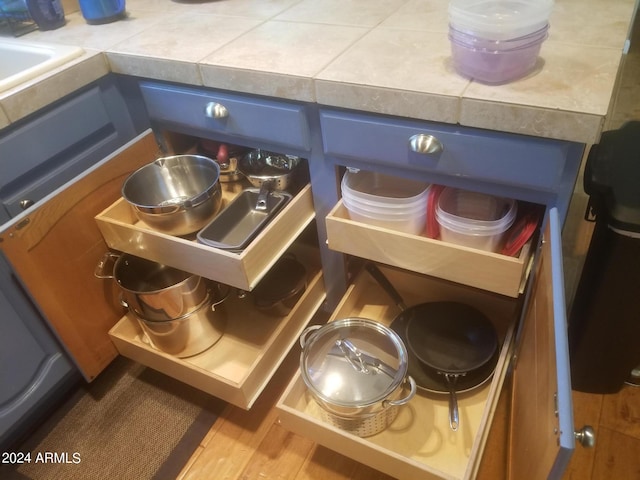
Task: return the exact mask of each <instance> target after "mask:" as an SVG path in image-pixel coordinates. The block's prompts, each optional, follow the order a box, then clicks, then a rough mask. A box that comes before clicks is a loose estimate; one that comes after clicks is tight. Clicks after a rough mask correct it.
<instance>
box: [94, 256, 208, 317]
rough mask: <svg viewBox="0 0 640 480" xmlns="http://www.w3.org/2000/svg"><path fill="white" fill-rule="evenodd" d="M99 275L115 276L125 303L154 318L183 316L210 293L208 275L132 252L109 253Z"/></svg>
mask: <svg viewBox="0 0 640 480" xmlns="http://www.w3.org/2000/svg"><path fill="white" fill-rule="evenodd" d="M111 265H113V268H112V269H110V266H111ZM95 275H96V277H98V278H113V279H114V280H115V282H116V283H117V284H118V287H120V291H121V293H122V299H121V303H122V305H123V306H125V307H127V308H128V309H129V310H131V311H132V312H134V313H135V314H136V315H138V316H140V317H143V318H146V319H148V320H151V321H164V320H173V319H176V318H180V317H183V316H184V315H187V314H189V313H191V312H193V311H194V310H196V309H197V308H198V307H200V305H202V303H203V302H204V301H205V299H206V298H207V295H208V282H207V281H206V280H205V279H204V278H202V277H200V276H198V275H193V274H191V273H188V272H184V271H182V270H178V269H176V268H173V267H169V266H167V265H163V264H161V263H157V262H153V261H151V260H147V259H145V258H141V257H136V256H135V255H130V254H128V253H122V254H116V253H111V252H109V253H106V254H105V255H104V257H103V258H102V260H101V261H100V263H99V264H98V266H97V268H96V272H95Z"/></svg>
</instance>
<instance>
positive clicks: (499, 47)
mask: <svg viewBox="0 0 640 480" xmlns="http://www.w3.org/2000/svg"><path fill="white" fill-rule="evenodd" d="M548 31H549V24H548V23H547V24H545V25H544V27H542V28H541V29H539V30H536V31H535V32H532V33H529V34H527V35H523V36H521V37H516V38H507V39H503V40H490V39H486V38H482V37H479V36H477V35H475V34H472V33H469V32H463V31H460V30H458V29H456V28H455V26H454V25H450V26H449V40H451V42H454V43H456V44H458V45H461V46H465V47H467V48H472V49H475V50H486V51H491V52H498V51H500V52H506V51H511V50H517V49H520V48H527V47H529V46H530V45H535V44H536V43H542V42H543V41H544V40H546V39H547V37H548V35H549V34H548Z"/></svg>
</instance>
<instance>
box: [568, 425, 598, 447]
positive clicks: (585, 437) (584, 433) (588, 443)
mask: <svg viewBox="0 0 640 480" xmlns="http://www.w3.org/2000/svg"><path fill="white" fill-rule="evenodd" d="M573 435H574V437H575V438H576V442H578V443H579V444H580V445H582V446H583V447H585V448H593V447H594V446H595V445H596V432H595V430H594V429H593V427H592V426H591V425H585V426H584V427H582V428H581V429H580V430H577V431H575V432H573Z"/></svg>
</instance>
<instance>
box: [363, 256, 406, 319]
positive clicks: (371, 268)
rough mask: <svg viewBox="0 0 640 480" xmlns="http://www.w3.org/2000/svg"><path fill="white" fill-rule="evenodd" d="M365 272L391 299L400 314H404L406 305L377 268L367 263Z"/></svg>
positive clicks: (373, 264)
mask: <svg viewBox="0 0 640 480" xmlns="http://www.w3.org/2000/svg"><path fill="white" fill-rule="evenodd" d="M364 268H366V269H367V272H369V273H370V274H371V276H372V277H373V278H374V279H375V281H376V282H378V284H379V285H380V286H381V287H382V288H383V289H384V291H385V292H387V294H388V295H389V296H390V297H391V299H392V300H393V301H394V302H395V304H396V305H397V306H398V308H399V309H400V311H401V312H404V311H405V310H406V309H407V305H406V304H405V303H404V300H403V299H402V297H401V296H400V294H399V293H398V291H397V290H396V288H395V287H394V286H393V285H392V284H391V282H390V281H389V279H388V278H387V277H386V276H385V275H384V273H382V272H381V271H380V269H379V268H378V266H377V265H376V264H375V263H373V262H367V264H366V265H365V267H364Z"/></svg>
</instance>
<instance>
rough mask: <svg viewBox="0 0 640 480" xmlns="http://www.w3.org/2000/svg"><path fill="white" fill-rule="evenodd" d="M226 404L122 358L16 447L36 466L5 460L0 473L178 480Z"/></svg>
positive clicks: (19, 479) (35, 479) (37, 478)
mask: <svg viewBox="0 0 640 480" xmlns="http://www.w3.org/2000/svg"><path fill="white" fill-rule="evenodd" d="M225 405H226V404H225V403H224V402H222V401H221V400H219V399H216V398H214V397H211V396H210V395H207V394H205V393H203V392H200V391H199V390H196V389H194V388H192V387H189V386H188V385H185V384H183V383H181V382H178V381H177V380H174V379H172V378H169V377H167V376H165V375H163V374H161V373H158V372H155V371H154V370H151V369H149V368H145V367H143V366H142V365H139V364H137V363H135V362H131V361H129V360H127V359H125V358H123V357H119V358H118V359H116V360H115V361H114V362H113V363H112V364H111V365H110V366H109V368H107V369H106V370H105V371H104V372H103V373H102V374H101V375H100V376H99V377H98V378H97V379H96V380H94V382H92V383H91V384H86V385H82V386H81V387H80V388H79V389H78V390H77V391H75V392H74V393H73V394H72V395H71V397H70V398H69V399H68V400H67V401H66V402H65V403H64V404H63V405H62V406H61V407H60V408H59V409H58V410H57V411H56V412H55V413H54V414H53V415H52V416H51V417H50V418H49V419H48V420H47V421H46V422H45V423H44V424H43V425H41V426H40V427H39V429H38V430H37V431H36V432H34V434H33V435H32V436H31V437H30V438H29V439H28V440H26V441H25V443H24V444H23V445H22V446H20V447H16V450H17V451H20V452H23V453H27V452H29V453H31V463H28V464H23V465H20V466H19V467H17V468H9V467H8V466H7V465H3V466H2V467H0V478H3V479H16V480H24V479H32V480H41V479H42V480H58V479H59V480H69V479H82V480H92V479H96V480H98V479H100V480H102V479H106V478H113V479H118V480H129V479H131V480H145V479H160V480H165V479H174V478H176V476H177V475H178V474H179V473H180V471H181V470H182V468H183V467H184V466H185V464H186V463H187V461H188V460H189V458H190V457H191V455H192V454H193V452H194V451H195V449H196V448H197V447H198V445H199V444H200V441H201V440H202V439H203V438H204V436H205V435H206V434H207V432H208V431H209V429H210V428H211V426H212V425H213V423H214V422H215V420H216V418H217V417H218V415H219V414H220V412H221V411H222V409H223V408H224V407H225ZM47 452H49V454H48V456H49V460H50V461H49V462H47V463H44V460H45V459H46V455H47ZM54 454H57V455H54ZM36 460H40V461H36ZM52 461H53V463H51V462H52Z"/></svg>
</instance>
